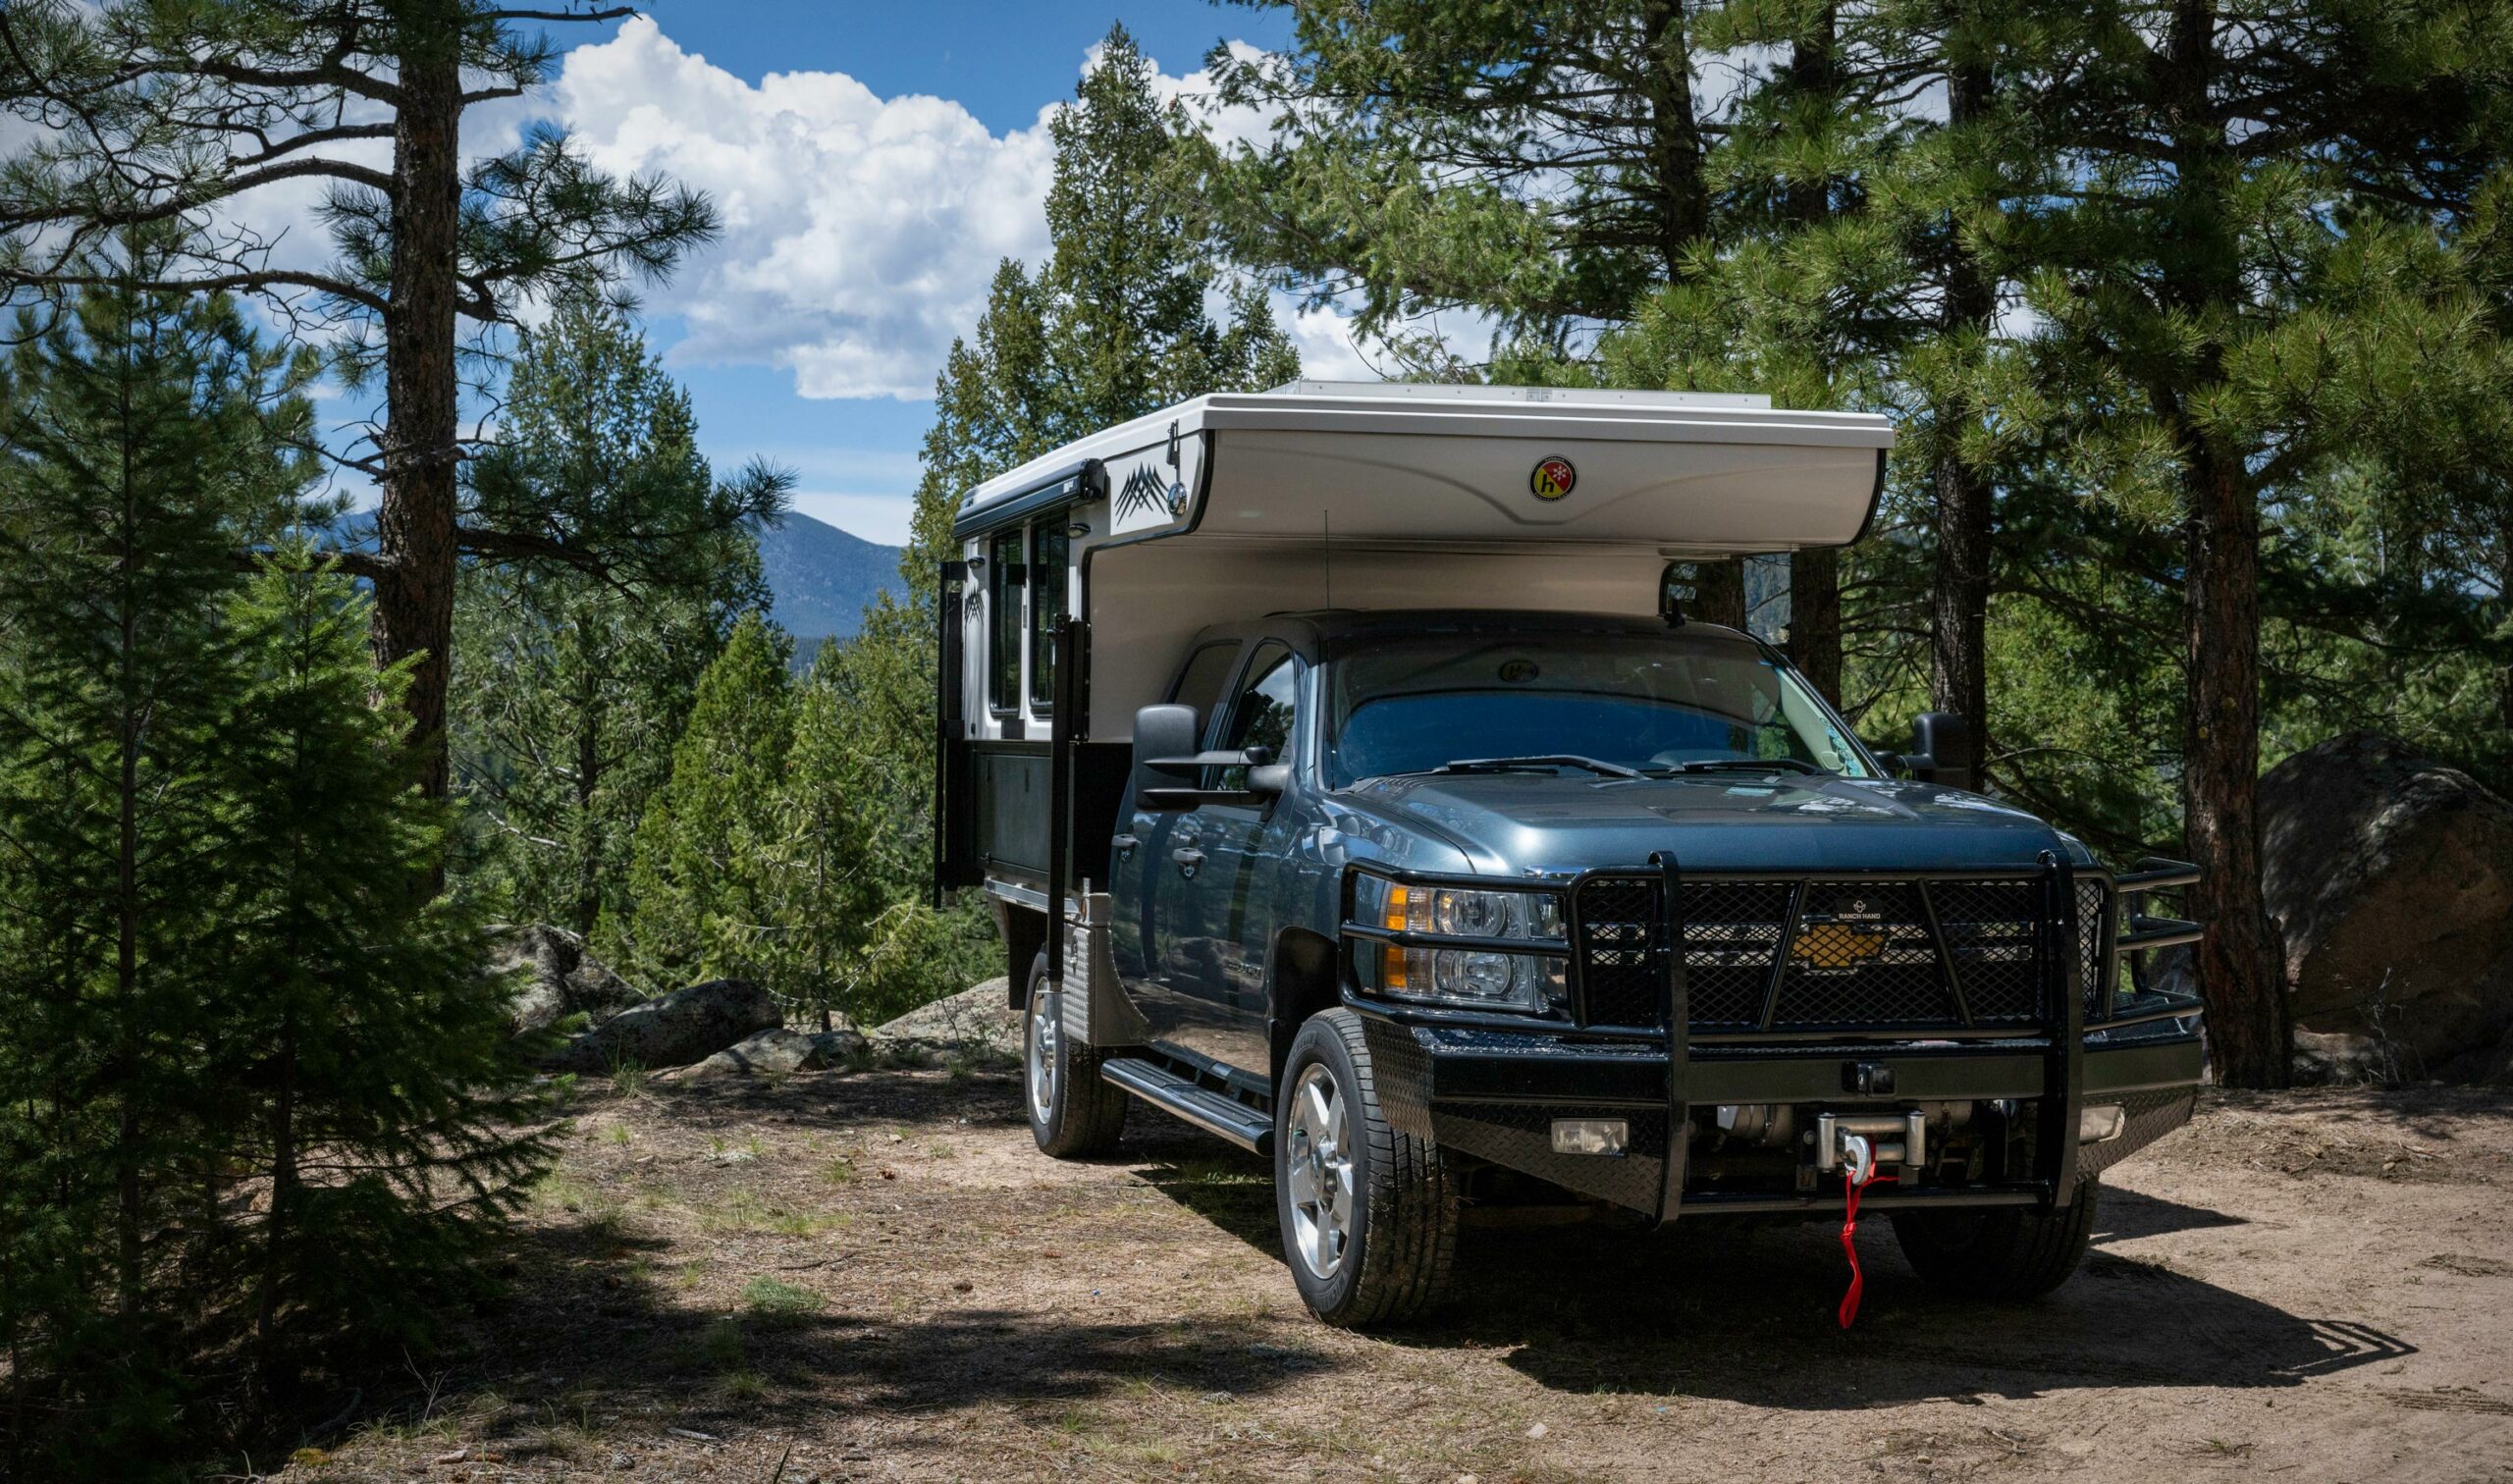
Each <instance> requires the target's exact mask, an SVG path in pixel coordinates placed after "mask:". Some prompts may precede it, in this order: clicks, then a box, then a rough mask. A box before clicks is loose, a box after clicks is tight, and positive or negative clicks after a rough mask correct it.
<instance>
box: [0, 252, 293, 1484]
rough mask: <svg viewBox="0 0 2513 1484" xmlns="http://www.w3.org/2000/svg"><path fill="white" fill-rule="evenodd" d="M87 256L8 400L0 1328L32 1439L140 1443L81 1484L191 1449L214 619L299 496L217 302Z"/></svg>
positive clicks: (221, 632)
mask: <svg viewBox="0 0 2513 1484" xmlns="http://www.w3.org/2000/svg"><path fill="white" fill-rule="evenodd" d="M88 261H89V266H90V271H91V273H92V274H93V276H95V277H97V278H99V279H100V280H103V281H105V282H106V284H107V287H103V288H99V289H97V290H95V291H90V292H88V293H86V294H85V295H83V296H81V297H80V298H78V299H77V300H75V301H73V302H71V303H68V304H65V305H62V306H60V309H59V312H57V313H55V314H54V315H52V316H51V317H50V318H49V319H48V321H44V322H38V321H36V320H35V319H34V318H33V317H31V316H29V317H28V318H27V321H26V322H25V323H24V325H23V327H22V328H23V330H24V331H25V334H24V337H23V339H22V341H21V344H19V345H18V347H17V349H16V352H15V354H14V356H13V357H12V360H11V363H10V365H9V368H8V373H7V374H8V385H7V387H6V388H5V391H0V451H5V455H6V456H5V457H0V921H5V922H7V923H8V924H9V925H10V926H9V931H10V934H11V938H12V941H11V942H10V943H9V945H8V946H9V948H10V950H11V951H10V952H9V953H8V954H7V956H6V957H5V958H0V1021H5V1023H6V1024H7V1025H8V1026H9V1027H10V1033H9V1034H8V1035H7V1036H6V1037H0V1145H5V1152H6V1154H7V1156H8V1157H7V1160H6V1164H5V1167H0V1191H5V1193H0V1212H5V1213H6V1217H7V1219H5V1220H0V1246H5V1247H6V1248H7V1251H6V1254H5V1256H0V1328H5V1330H6V1332H7V1333H8V1334H9V1336H10V1337H11V1338H12V1340H13V1342H14V1344H13V1351H12V1361H13V1364H12V1375H11V1385H12V1388H13V1390H14V1391H15V1392H16V1394H17V1399H18V1400H19V1401H20V1403H21V1404H22V1405H24V1406H25V1407H26V1409H25V1410H22V1411H20V1412H19V1413H18V1415H19V1416H20V1417H21V1418H25V1417H27V1416H29V1415H31V1416H32V1417H33V1418H35V1419H37V1420H36V1421H35V1422H34V1423H33V1424H32V1425H33V1426H34V1428H35V1429H36V1431H37V1432H38V1434H39V1435H40V1436H38V1437H37V1438H36V1439H32V1440H28V1439H23V1438H22V1439H21V1442H22V1443H25V1444H27V1446H29V1447H35V1448H41V1447H43V1446H44V1439H45V1438H46V1437H49V1438H51V1439H53V1440H55V1441H59V1440H61V1439H64V1438H67V1437H70V1436H73V1435H75V1434H77V1433H79V1432H80V1431H81V1430H83V1429H85V1428H88V1427H96V1428H99V1429H103V1430H105V1431H107V1432H108V1433H109V1434H110V1435H112V1436H113V1437H115V1438H116V1439H117V1440H118V1446H120V1447H126V1448H128V1449H129V1450H130V1451H129V1452H117V1453H113V1454H110V1455H108V1456H106V1457H105V1458H91V1459H89V1460H88V1461H86V1462H83V1463H80V1464H78V1466H79V1467H80V1469H81V1470H86V1471H99V1472H110V1471H111V1470H112V1469H113V1467H114V1466H115V1464H114V1462H113V1461H111V1459H116V1458H119V1459H122V1460H125V1461H128V1460H130V1459H134V1458H148V1457H150V1454H151V1451H152V1450H162V1451H163V1454H162V1456H163V1457H169V1458H171V1457H175V1456H177V1454H176V1450H177V1448H178V1445H179V1444H180V1441H181V1440H180V1433H179V1431H177V1430H176V1429H177V1418H178V1415H179V1412H180V1408H181V1405H182V1404H183V1402H184V1401H185V1400H186V1398H187V1391H188V1387H187V1382H186V1379H185V1376H184V1365H183V1361H184V1358H185V1351H186V1336H185V1334H184V1323H183V1321H182V1318H181V1317H180V1316H182V1315H183V1314H184V1308H183V1305H182V1304H180V1303H179V1302H177V1301H174V1300H173V1299H171V1298H170V1296H168V1295H167V1294H166V1293H164V1289H165V1288H166V1287H167V1286H168V1285H169V1284H170V1283H171V1282H172V1281H173V1277H174V1275H175V1274H177V1273H178V1272H179V1271H180V1270H181V1269H182V1268H183V1267H185V1266H186V1265H187V1263H190V1262H192V1261H194V1260H196V1259H197V1257H198V1255H199V1253H200V1252H201V1251H202V1250H204V1248H205V1246H206V1245H207V1242H208V1238H209V1234H207V1233H204V1232H201V1231H200V1230H199V1229H198V1224H197V1223H196V1222H195V1221H193V1220H190V1219H187V1216H186V1215H185V1213H186V1212H189V1211H195V1210H199V1209H203V1208H204V1207H205V1206H206V1205H207V1198H206V1194H205V1193H202V1192H200V1191H199V1190H198V1188H197V1187H196V1186H195V1185H194V1184H193V1182H192V1178H191V1175H190V1172H191V1171H193V1170H195V1169H201V1168H208V1167H211V1166H214V1163H215V1160H214V1157H212V1156H213V1155H214V1152H215V1145H214V1144H212V1143H210V1142H209V1140H213V1139H214V1138H215V1137H216V1131H217V1128H218V1121H217V1115H219V1114H221V1113H223V1112H226V1111H229V1110H231V1108H232V1104H231V1103H230V1102H229V1099H228V1092H227V1089H225V1088H223V1087H221V1086H220V1084H219V1082H218V1080H217V1079H216V1078H215V1076H214V1075H213V1074H212V1073H211V1072H210V1071H209V1070H208V1069H206V1068H204V1067H203V1066H201V1065H200V1064H199V1063H198V1061H197V1060H196V1059H195V1058H194V1057H193V1055H192V1054H191V1053H192V1052H193V1050H194V1049H195V1048H196V1047H197V1046H198V1045H199V1044H200V1043H201V1041H202V1039H203V1038H204V1037H205V1036H212V1035H216V1034H218V1033H219V1028H218V1027H217V1024H216V1022H215V1020H214V1019H212V1018H210V1017H208V1016H206V1015H205V1014H204V1013H203V1008H202V1007H203V1006H204V1005H205V1004H207V1003H209V1002H211V1001H213V1000H214V999H216V998H217V997H218V994H219V991H220V988H221V985H222V969H223V959H224V954H223V952H222V951H221V950H222V942H221V938H222V934H223V930H224V929H223V927H222V925H221V923H220V921H219V919H218V914H217V906H218V903H217V900H216V893H215V891H214V890H204V889H203V888H204V886H205V885H206V884H207V883H210V882H214V881H215V880H217V879H218V878H219V876H220V874H221V873H222V871H223V870H224V869H225V866H226V864H227V857H226V855H225V852H224V845H225V842H226V839H227V836H228V832H229V825H230V821H228V819H227V817H226V810H225V801H224V799H223V797H222V794H221V791H220V789H219V787H218V782H217V768H218V765H219V761H220V759H221V758H222V757H223V756H225V755H226V754H227V753H229V752H230V751H231V750H232V749H233V748H234V747H235V746H236V744H237V742H238V737H237V728H236V725H235V722H234V718H233V717H232V715H230V701H231V699H232V697H233V694H234V691H235V686H236V682H237V677H238V675H239V673H240V666H241V664H242V663H243V662H244V658H245V657H244V655H243V653H242V647H241V646H240V643H239V641H238V639H237V636H235V635H234V634H233V633H232V632H230V631H228V630H227V629H226V628H225V627H224V626H222V625H221V624H220V623H219V622H218V621H217V610H218V608H219V606H220V604H221V603H222V601H223V599H224V597H225V595H226V594H227V593H228V592H229V591H231V590H232V589H233V587H234V586H235V584H236V582H237V581H238V576H239V574H238V573H237V570H236V568H235V565H234V562H233V559H232V554H233V552H234V551H235V550H236V548H237V546H238V545H239V544H240V541H241V539H242V538H243V536H244V534H245V533H247V532H267V531H269V530H271V529H272V528H274V527H275V526H276V525H277V524H279V523H280V522H281V521H283V520H285V519H286V518H287V515H288V510H289V505H290V503H291V500H292V497H293V496H294V492H295V490H296V489H297V488H298V487H299V486H300V485H301V484H302V482H303V480H304V478H305V474H306V470H305V469H304V467H303V465H302V464H301V463H300V462H299V461H298V460H297V459H295V458H294V457H293V456H291V455H290V454H288V453H286V452H285V451H284V450H283V449H282V448H281V446H280V444H279V441H278V437H277V436H275V435H278V436H285V435H287V434H289V433H293V432H294V433H301V432H302V431H303V429H304V427H305V408H304V405H303V403H302V401H301V400H299V399H296V398H295V397H294V396H293V393H294V384H293V383H292V382H291V380H290V379H289V372H288V369H287V367H286V365H285V364H284V362H283V361H282V360H281V358H279V357H276V356H273V355H270V354H268V353H266V352H263V351H261V350H259V349H258V348H257V347H256V346H255V345H254V344H253V342H252V339H251V337H250V335H249V334H248V333H247V332H246V331H245V329H244V327H243V325H242V323H241V319H240V318H239V316H238V314H237V312H236V310H235V307H234V306H233V305H232V304H230V303H228V302H225V301H223V300H216V299H197V298H193V297H190V296H188V295H179V294H167V293H158V292H151V291H141V290H133V289H129V288H125V287H121V286H120V285H119V284H117V283H116V282H115V281H116V280H117V279H128V278H144V277H146V276H147V275H148V274H149V273H150V272H151V271H152V270H153V268H154V266H155V263H156V259H155V257H154V255H153V253H152V250H151V244H150V243H149V242H147V241H146V240H134V241H132V242H130V243H129V244H128V245H127V246H126V247H125V248H123V249H122V250H118V251H116V252H114V253H111V254H98V255H96V256H95V257H93V258H91V259H89V260H88ZM266 417H267V418H268V421H265V418H266ZM170 1231H171V1233H172V1234H173V1235H172V1236H171V1238H170V1237H169V1236H168V1235H166V1234H168V1233H169V1232H170ZM71 1460H72V1461H75V1455H74V1456H73V1457H72V1459H71Z"/></svg>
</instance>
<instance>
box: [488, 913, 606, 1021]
mask: <svg viewBox="0 0 2513 1484" xmlns="http://www.w3.org/2000/svg"><path fill="white" fill-rule="evenodd" d="M496 955H497V956H496V958H495V959H494V960H493V961H492V963H491V965H490V969H491V972H493V973H496V974H500V975H511V976H513V977H514V979H513V983H514V986H515V990H514V1000H513V1002H512V1005H511V1008H510V1010H509V1013H510V1014H511V1015H512V1017H513V1019H514V1028H515V1030H516V1032H517V1033H528V1032H533V1031H547V1030H549V1029H550V1028H551V1027H552V1026H555V1025H557V1024H558V1023H559V1022H561V1021H562V1020H564V1019H566V1018H567V1017H568V1016H570V1015H578V1014H581V1015H584V1016H586V1017H588V1019H589V1020H590V1022H591V1024H593V1025H597V1026H598V1025H601V1024H602V1023H603V1022H604V1021H607V1020H609V1019H611V1018H612V1017H613V1016H615V1015H616V1014H618V1013H619V1012H620V1011H622V1010H625V1009H627V1008H628V1007H629V1006H630V1005H633V1004H635V1003H637V1002H638V1000H640V999H642V998H644V996H642V995H640V994H639V993H638V992H637V991H636V989H635V988H634V987H633V986H631V985H630V984H629V982H628V981H627V980H623V979H621V978H620V977H619V976H618V975H615V974H614V973H612V972H611V970H610V969H609V968H607V967H605V966H604V964H603V962H602V961H601V960H600V959H597V958H595V957H594V956H593V955H592V954H590V953H587V952H586V951H585V940H584V939H583V938H581V937H579V936H577V935H576V934H575V933H572V932H569V931H568V930H567V929H566V928H564V927H552V926H550V925H549V924H547V923H534V924H531V925H529V926H527V927H514V928H509V929H508V930H507V931H505V932H503V933H501V934H500V935H499V938H498V942H497V948H496Z"/></svg>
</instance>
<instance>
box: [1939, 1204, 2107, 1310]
mask: <svg viewBox="0 0 2513 1484" xmlns="http://www.w3.org/2000/svg"><path fill="white" fill-rule="evenodd" d="M2102 1189H2103V1188H2102V1187H2101V1186H2100V1185H2098V1184H2096V1183H2095V1182H2094V1181H2091V1180H2086V1181H2080V1182H2078V1184H2077V1198H2076V1199H2075V1200H2073V1201H2070V1202H2069V1203H2068V1206H2067V1209H2065V1210H2059V1211H2039V1210H2029V1209H2024V1208H2020V1207H2009V1208H2006V1209H2004V1210H1993V1211H1905V1212H1902V1213H1900V1214H1898V1215H1897V1216H1896V1217H1895V1218H1894V1236H1895V1238H1896V1239H1897V1240H1898V1241H1899V1242H1900V1243H1901V1244H1902V1255H1903V1256H1904V1257H1907V1258H1909V1259H1910V1263H1911V1267H1912V1268H1913V1269H1914V1270H1915V1271H1917V1272H1918V1273H1919V1275H1920V1279H1921V1281H1923V1282H1925V1283H1926V1284H1928V1286H1929V1287H1931V1288H1933V1289H1936V1290H1938V1291H1939V1292H1941V1293H1945V1294H1951V1295H1953V1296H1954V1297H1956V1298H1960V1299H1988V1300H1991V1301H1993V1302H2002V1303H2013V1302H2017V1301H2020V1300H2022V1299H2039V1298H2041V1297H2042V1296H2043V1295H2044V1294H2047V1293H2049V1292H2051V1291H2052V1290H2053V1289H2055V1288H2058V1287H2059V1285H2060V1284H2062V1283H2065V1282H2067V1281H2068V1278H2069V1276H2070V1275H2072V1274H2073V1273H2075V1272H2076V1270H2077V1264H2079V1263H2081V1262H2083V1261H2084V1260H2085V1249H2086V1244H2087V1243H2088V1242H2089V1241H2091V1240H2092V1239H2093V1237H2094V1217H2095V1204H2096V1194H2097V1193H2098V1192H2100V1191H2101V1190H2102Z"/></svg>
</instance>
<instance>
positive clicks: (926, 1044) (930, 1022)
mask: <svg viewBox="0 0 2513 1484" xmlns="http://www.w3.org/2000/svg"><path fill="white" fill-rule="evenodd" d="M1010 984H1011V981H1010V980H1004V979H990V980H986V981H984V982H983V983H980V984H977V985H974V986H972V987H970V988H967V989H963V990H961V991H960V992H959V993H957V994H954V995H951V996H949V997H948V998H944V999H938V1000H936V1001H935V1002H934V1003H933V1004H930V1005H924V1006H920V1007H919V1008H917V1009H914V1010H911V1011H909V1012H908V1013H907V1014H905V1015H902V1016H900V1017H899V1018H898V1019H897V1020H894V1021H889V1022H886V1023H884V1024H882V1025H879V1026H876V1027H874V1028H873V1030H872V1031H871V1033H870V1034H871V1036H872V1039H873V1044H874V1046H875V1047H876V1048H877V1049H909V1050H916V1049H930V1050H937V1051H957V1052H960V1053H963V1054H967V1053H971V1052H975V1053H978V1054H981V1055H987V1056H996V1057H1018V1056H1019V1055H1020V1054H1021V1012H1020V1011H1018V1010H1015V1009H1013V1008H1012V1004H1011V997H1010Z"/></svg>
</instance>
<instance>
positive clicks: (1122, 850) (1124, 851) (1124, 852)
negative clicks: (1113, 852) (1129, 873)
mask: <svg viewBox="0 0 2513 1484" xmlns="http://www.w3.org/2000/svg"><path fill="white" fill-rule="evenodd" d="M1108 843H1109V844H1111V845H1113V846H1115V847H1116V848H1117V859H1118V860H1121V861H1122V860H1124V859H1125V858H1126V857H1128V856H1130V855H1133V854H1134V853H1135V847H1136V846H1138V845H1140V844H1142V843H1143V842H1142V841H1141V840H1138V839H1136V838H1135V837H1134V836H1133V835H1130V834H1121V835H1116V836H1114V837H1112V838H1110V840H1109V841H1108Z"/></svg>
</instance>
